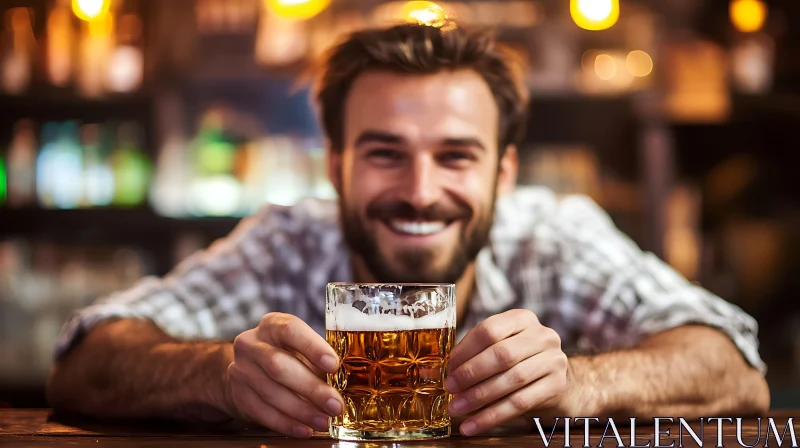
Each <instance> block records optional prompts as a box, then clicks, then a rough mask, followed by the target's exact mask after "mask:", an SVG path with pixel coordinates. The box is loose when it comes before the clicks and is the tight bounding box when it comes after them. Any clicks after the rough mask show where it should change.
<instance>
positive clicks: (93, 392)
mask: <svg viewBox="0 0 800 448" xmlns="http://www.w3.org/2000/svg"><path fill="white" fill-rule="evenodd" d="M232 360H233V348H232V345H231V344H230V343H215V342H177V341H174V340H172V339H171V338H169V337H168V336H167V335H166V334H164V333H163V332H162V331H160V330H159V329H158V328H156V327H155V325H153V324H152V323H150V322H147V321H142V320H132V319H130V320H121V321H116V322H112V323H109V324H104V325H102V326H98V327H97V328H95V329H93V330H92V331H90V332H89V333H88V334H87V335H86V337H85V338H84V340H83V341H81V342H80V343H79V344H78V346H76V347H75V348H74V349H73V350H71V351H70V352H69V353H68V354H67V355H66V356H65V357H64V358H63V359H61V360H60V361H59V362H58V363H57V364H56V366H55V367H54V368H53V371H52V372H51V375H50V378H49V380H48V385H47V398H48V401H49V402H50V404H51V406H53V407H54V408H57V409H58V408H60V409H65V410H69V411H73V412H80V413H83V414H88V415H94V416H102V417H134V418H135V417H165V418H178V419H203V420H223V419H226V418H228V415H227V414H228V412H227V411H226V409H225V408H226V392H225V390H224V384H225V381H224V377H225V375H226V374H227V365H228V364H229V363H230V362H231V361H232Z"/></svg>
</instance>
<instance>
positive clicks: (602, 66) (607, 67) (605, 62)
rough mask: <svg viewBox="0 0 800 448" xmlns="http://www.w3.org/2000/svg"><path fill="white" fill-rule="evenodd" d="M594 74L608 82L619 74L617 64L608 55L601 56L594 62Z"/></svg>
mask: <svg viewBox="0 0 800 448" xmlns="http://www.w3.org/2000/svg"><path fill="white" fill-rule="evenodd" d="M594 72H595V73H596V74H597V77H598V78H600V79H602V80H603V81H608V80H610V79H612V78H614V76H615V75H616V74H617V64H616V62H614V58H612V57H611V56H609V55H607V54H600V55H598V56H597V58H595V60H594Z"/></svg>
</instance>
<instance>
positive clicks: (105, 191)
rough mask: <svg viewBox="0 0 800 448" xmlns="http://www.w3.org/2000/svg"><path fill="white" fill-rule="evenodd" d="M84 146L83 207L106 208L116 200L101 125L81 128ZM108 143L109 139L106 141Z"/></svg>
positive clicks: (89, 125) (112, 174) (112, 175)
mask: <svg viewBox="0 0 800 448" xmlns="http://www.w3.org/2000/svg"><path fill="white" fill-rule="evenodd" d="M80 132H81V145H82V146H83V158H84V168H83V195H82V201H81V205H82V206H83V207H104V206H107V205H110V204H111V201H112V200H113V199H114V172H113V171H112V170H111V166H109V163H108V149H107V145H106V144H104V143H105V142H104V139H102V132H103V128H102V127H101V126H100V125H99V124H86V125H83V127H81V131H80ZM105 140H106V141H107V139H105Z"/></svg>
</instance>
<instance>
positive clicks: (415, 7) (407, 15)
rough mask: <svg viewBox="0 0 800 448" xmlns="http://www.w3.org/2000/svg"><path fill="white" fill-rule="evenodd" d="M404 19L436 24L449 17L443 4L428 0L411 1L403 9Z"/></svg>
mask: <svg viewBox="0 0 800 448" xmlns="http://www.w3.org/2000/svg"><path fill="white" fill-rule="evenodd" d="M401 15H402V17H403V19H405V20H409V21H412V22H417V23H422V24H425V25H436V24H437V23H441V22H442V21H444V20H445V19H446V18H447V15H446V14H445V12H444V9H442V7H441V6H439V5H437V4H436V3H433V2H428V1H410V2H408V3H406V4H405V5H403V9H402V10H401Z"/></svg>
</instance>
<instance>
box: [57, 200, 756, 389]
mask: <svg viewBox="0 0 800 448" xmlns="http://www.w3.org/2000/svg"><path fill="white" fill-rule="evenodd" d="M349 259H350V254H349V251H348V248H347V246H346V245H345V242H344V240H343V238H342V235H341V231H340V228H339V222H338V207H337V205H336V203H335V202H333V201H322V200H317V199H307V200H304V201H302V202H300V203H299V204H297V205H295V206H291V207H283V206H275V205H266V206H264V207H262V208H261V209H260V211H259V212H257V213H256V214H255V215H252V216H250V217H248V218H245V219H243V220H242V221H241V222H240V224H239V225H238V226H237V228H236V229H235V230H234V231H233V232H232V233H231V234H230V235H229V236H227V237H226V238H224V239H221V240H219V241H217V242H215V243H214V244H212V245H211V247H209V248H208V249H207V250H205V251H203V252H200V253H197V254H195V255H193V256H191V257H189V258H188V259H186V260H185V261H183V262H182V263H181V264H180V265H179V266H178V267H176V268H175V269H174V271H173V272H171V273H170V274H169V275H167V276H165V277H164V278H153V277H150V278H145V279H143V280H142V281H140V282H139V283H138V284H137V285H135V286H134V287H133V288H131V289H129V290H127V291H122V292H119V293H116V294H113V295H111V296H109V297H105V298H102V299H101V300H99V301H97V302H96V303H95V304H93V305H91V306H89V307H87V308H85V309H82V310H79V311H78V312H76V313H75V314H74V315H73V316H72V317H71V319H70V320H69V321H68V322H67V323H66V324H65V325H64V328H63V330H62V334H61V337H60V339H59V342H58V344H57V347H56V353H55V355H56V357H59V356H61V355H62V354H64V353H65V352H66V351H67V350H68V349H69V347H70V346H71V345H72V344H73V343H74V341H76V339H77V337H79V336H80V335H81V334H82V333H84V332H86V331H87V330H88V329H89V328H91V327H92V326H93V325H95V324H97V323H98V322H100V321H103V320H105V319H110V318H124V317H129V318H141V319H150V320H152V321H153V322H154V323H155V324H156V325H158V326H159V327H160V328H161V329H162V330H163V331H165V332H166V333H167V334H169V335H171V336H173V337H175V338H187V339H189V338H190V339H222V340H233V339H234V338H235V337H236V335H238V334H239V333H241V332H243V331H245V330H248V329H250V328H253V327H255V326H256V325H257V324H258V322H259V320H260V319H261V317H262V316H263V315H264V314H266V313H268V312H282V313H290V314H293V315H296V316H298V317H300V318H301V319H303V320H304V321H305V322H306V323H308V324H309V325H310V326H311V327H312V328H314V330H316V331H317V332H318V333H320V334H323V333H324V331H325V286H326V284H327V283H328V282H332V281H353V272H352V271H351V266H350V263H349ZM476 263H477V265H476V288H474V293H473V296H472V297H471V298H470V304H469V311H468V312H467V314H466V317H465V319H464V321H463V322H459V323H458V328H457V331H458V335H459V338H460V337H463V335H464V334H465V333H466V332H467V331H468V330H469V329H470V328H473V327H474V326H475V325H476V324H478V323H479V322H480V321H482V320H483V319H485V318H487V317H489V316H491V315H493V314H497V313H501V312H503V311H506V310H510V309H515V308H525V309H529V310H531V311H533V312H535V313H536V315H537V316H538V317H539V319H540V321H541V322H542V323H543V324H544V325H546V326H548V327H550V328H552V329H554V330H556V331H557V332H558V334H559V335H560V336H561V339H562V347H563V348H564V351H565V352H567V353H570V352H573V351H580V352H586V351H590V352H591V351H603V350H612V349H619V348H625V347H630V346H632V345H634V344H636V343H637V342H638V341H639V340H641V339H642V338H644V337H646V336H648V335H652V334H655V333H658V332H660V331H663V330H667V329H670V328H674V327H677V326H680V325H684V324H691V323H699V324H706V325H709V326H712V327H715V328H718V329H720V330H721V331H723V332H724V333H725V334H727V335H728V336H729V337H730V338H731V339H732V340H733V342H734V343H735V344H736V345H737V346H738V348H739V350H740V351H741V352H742V354H743V355H744V356H745V358H746V359H747V360H748V361H749V363H750V364H751V365H753V366H755V367H756V368H758V369H759V370H760V371H761V372H762V373H763V372H765V371H766V366H765V365H764V363H763V361H762V360H761V358H760V356H759V353H758V338H757V331H758V325H757V323H756V321H755V319H753V318H752V317H751V316H749V315H747V314H746V313H744V312H743V311H742V310H741V309H740V308H738V307H736V306H734V305H732V304H730V303H728V302H726V301H724V300H722V299H721V298H719V297H717V296H715V295H713V294H711V293H710V292H708V291H707V290H705V289H703V288H701V287H698V286H696V285H693V284H691V283H690V282H688V281H687V280H686V279H685V278H683V277H682V276H681V275H679V274H678V273H677V272H675V271H674V270H673V269H672V268H670V267H669V266H668V265H667V264H666V263H664V262H662V261H661V260H659V259H658V258H657V257H655V256H654V255H652V254H650V253H645V252H642V251H641V250H640V249H639V248H638V247H637V246H636V245H635V244H634V243H633V242H632V241H631V240H630V239H629V238H628V237H626V236H625V235H624V234H622V233H621V232H620V231H619V230H618V229H617V228H616V227H615V226H614V224H613V222H612V221H611V219H610V218H609V216H608V215H607V214H605V213H604V212H603V211H602V210H601V209H600V208H599V207H598V206H597V205H596V204H595V203H594V202H592V201H591V200H590V199H588V198H587V197H584V196H569V197H566V198H562V199H559V198H557V197H556V195H555V194H553V192H552V191H550V190H547V189H544V188H533V187H522V188H519V189H518V190H517V191H516V192H515V193H514V194H512V195H510V196H508V197H505V198H501V199H499V200H498V203H497V207H496V218H495V224H494V227H493V228H492V233H491V238H490V244H489V245H488V246H487V247H486V248H484V250H483V251H481V252H480V254H479V255H478V258H477V261H476Z"/></svg>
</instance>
